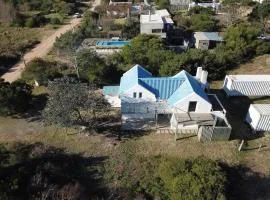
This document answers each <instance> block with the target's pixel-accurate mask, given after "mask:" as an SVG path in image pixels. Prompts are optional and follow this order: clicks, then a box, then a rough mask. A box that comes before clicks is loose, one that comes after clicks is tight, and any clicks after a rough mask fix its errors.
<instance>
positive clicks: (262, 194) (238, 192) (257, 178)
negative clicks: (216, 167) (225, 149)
mask: <svg viewBox="0 0 270 200" xmlns="http://www.w3.org/2000/svg"><path fill="white" fill-rule="evenodd" d="M220 166H221V168H222V170H223V172H224V173H225V175H226V178H227V185H226V188H225V194H226V198H227V199H232V200H238V199H241V200H254V199H270V190H269V185H270V177H269V176H265V175H264V174H261V173H257V172H253V171H251V170H250V168H248V167H247V166H245V165H235V166H229V165H228V164H226V163H220Z"/></svg>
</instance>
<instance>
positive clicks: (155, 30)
mask: <svg viewBox="0 0 270 200" xmlns="http://www.w3.org/2000/svg"><path fill="white" fill-rule="evenodd" d="M161 32H162V29H152V33H161Z"/></svg>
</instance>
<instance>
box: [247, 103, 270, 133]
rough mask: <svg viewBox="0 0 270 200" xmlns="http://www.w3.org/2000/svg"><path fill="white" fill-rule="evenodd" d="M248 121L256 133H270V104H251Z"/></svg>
mask: <svg viewBox="0 0 270 200" xmlns="http://www.w3.org/2000/svg"><path fill="white" fill-rule="evenodd" d="M246 121H247V122H248V123H249V124H250V126H251V127H252V129H253V130H255V131H270V104H251V105H250V107H249V110H248V113H247V116H246Z"/></svg>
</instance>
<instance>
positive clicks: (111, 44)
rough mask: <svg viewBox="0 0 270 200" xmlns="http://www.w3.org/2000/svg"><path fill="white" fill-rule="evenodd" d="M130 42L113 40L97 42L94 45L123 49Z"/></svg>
mask: <svg viewBox="0 0 270 200" xmlns="http://www.w3.org/2000/svg"><path fill="white" fill-rule="evenodd" d="M129 43H130V40H126V41H115V40H102V41H98V42H97V43H96V46H97V47H104V48H108V47H111V48H121V47H124V46H126V45H129Z"/></svg>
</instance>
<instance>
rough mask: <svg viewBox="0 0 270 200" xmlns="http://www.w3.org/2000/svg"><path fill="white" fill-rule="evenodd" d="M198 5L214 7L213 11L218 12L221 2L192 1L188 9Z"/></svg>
mask: <svg viewBox="0 0 270 200" xmlns="http://www.w3.org/2000/svg"><path fill="white" fill-rule="evenodd" d="M196 6H199V7H203V8H212V9H213V11H215V12H217V11H218V10H219V8H220V3H216V2H215V1H214V0H213V2H212V3H197V4H196V3H195V2H192V3H190V4H189V6H188V10H190V9H191V8H194V7H196Z"/></svg>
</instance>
